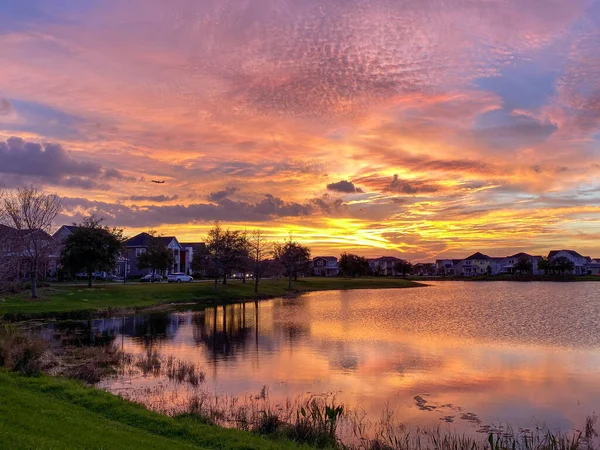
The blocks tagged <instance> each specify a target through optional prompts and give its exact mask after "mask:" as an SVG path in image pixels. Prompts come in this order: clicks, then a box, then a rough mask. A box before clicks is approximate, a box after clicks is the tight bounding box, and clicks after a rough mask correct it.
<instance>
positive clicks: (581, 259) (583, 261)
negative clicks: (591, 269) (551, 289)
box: [548, 250, 592, 275]
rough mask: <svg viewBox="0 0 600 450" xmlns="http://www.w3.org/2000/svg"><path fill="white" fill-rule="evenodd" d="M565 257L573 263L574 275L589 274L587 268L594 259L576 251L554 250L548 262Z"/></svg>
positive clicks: (549, 254) (549, 255)
mask: <svg viewBox="0 0 600 450" xmlns="http://www.w3.org/2000/svg"><path fill="white" fill-rule="evenodd" d="M563 257H564V258H567V259H568V260H569V261H571V262H572V263H573V266H574V267H573V272H571V274H572V275H585V274H587V273H588V269H587V266H588V265H589V264H590V263H591V262H592V258H590V257H589V256H582V255H580V254H579V253H577V252H576V251H575V250H552V251H551V252H550V253H548V261H552V260H554V259H556V258H563Z"/></svg>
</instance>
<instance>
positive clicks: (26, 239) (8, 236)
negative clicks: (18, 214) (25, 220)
mask: <svg viewBox="0 0 600 450" xmlns="http://www.w3.org/2000/svg"><path fill="white" fill-rule="evenodd" d="M34 256H35V258H36V259H37V260H38V270H37V272H38V276H40V277H47V276H54V274H56V269H57V258H56V244H55V241H54V239H53V238H52V236H50V235H49V234H48V233H46V232H45V231H43V230H37V229H36V230H18V229H16V228H13V227H9V226H6V225H2V224H0V259H1V260H2V261H1V262H2V263H3V264H2V268H3V270H2V272H4V273H3V274H2V276H6V277H8V278H10V279H22V278H29V277H30V276H31V274H32V273H33V269H34V268H33V266H32V265H31V261H32V258H33V257H34ZM4 269H6V270H4Z"/></svg>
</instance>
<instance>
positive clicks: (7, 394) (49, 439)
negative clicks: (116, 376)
mask: <svg viewBox="0 0 600 450" xmlns="http://www.w3.org/2000/svg"><path fill="white" fill-rule="evenodd" d="M0 417H2V420H0V448H5V449H9V448H19V449H39V448H44V449H59V448H86V449H107V448H110V449H138V448H139V449H149V448H152V449H248V450H249V449H298V448H301V447H299V446H297V445H295V444H293V443H291V442H289V441H279V442H272V441H269V440H267V439H265V438H262V437H260V436H257V435H254V434H251V433H247V432H243V431H237V430H229V429H225V428H220V427H215V426H211V425H206V424H202V423H200V422H199V421H197V420H193V419H185V418H179V419H178V418H173V417H167V416H164V415H160V414H156V413H153V412H150V411H148V410H146V409H145V408H143V407H142V406H139V405H136V404H134V403H130V402H127V401H125V400H122V399H120V398H118V397H116V396H114V395H111V394H108V393H106V392H104V391H101V390H98V389H94V388H89V387H85V386H83V385H81V384H80V383H78V382H75V381H70V380H63V379H60V378H53V377H48V376H40V377H34V378H27V377H23V376H19V375H16V374H9V373H8V372H6V371H0Z"/></svg>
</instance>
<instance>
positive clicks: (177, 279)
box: [167, 273, 194, 283]
mask: <svg viewBox="0 0 600 450" xmlns="http://www.w3.org/2000/svg"><path fill="white" fill-rule="evenodd" d="M167 281H168V282H169V283H183V282H185V283H191V282H192V281H194V279H193V278H192V277H190V276H189V275H186V274H185V273H170V274H169V276H168V277H167Z"/></svg>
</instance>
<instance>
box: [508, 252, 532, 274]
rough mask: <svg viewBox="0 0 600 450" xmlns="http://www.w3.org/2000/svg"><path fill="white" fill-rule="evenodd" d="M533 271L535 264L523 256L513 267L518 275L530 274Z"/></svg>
mask: <svg viewBox="0 0 600 450" xmlns="http://www.w3.org/2000/svg"><path fill="white" fill-rule="evenodd" d="M532 269H533V264H532V263H531V261H530V260H529V258H527V257H525V256H523V257H521V258H519V260H518V261H517V262H516V264H515V265H514V266H513V270H514V271H515V272H518V273H521V274H523V273H529V272H531V270H532Z"/></svg>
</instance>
